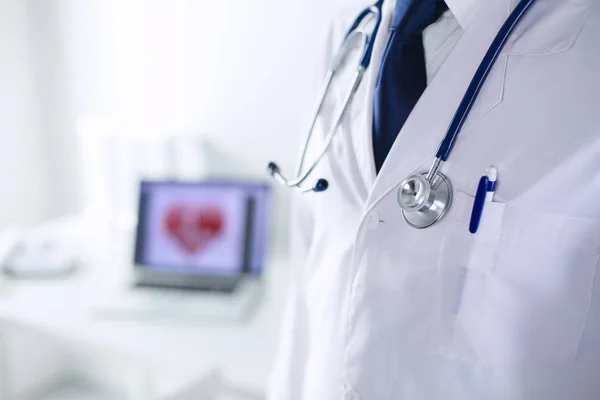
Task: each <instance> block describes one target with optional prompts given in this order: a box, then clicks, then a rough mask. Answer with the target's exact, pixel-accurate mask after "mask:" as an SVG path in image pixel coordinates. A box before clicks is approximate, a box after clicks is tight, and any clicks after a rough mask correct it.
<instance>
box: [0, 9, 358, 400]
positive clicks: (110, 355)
mask: <svg viewBox="0 0 600 400" xmlns="http://www.w3.org/2000/svg"><path fill="white" fill-rule="evenodd" d="M348 1H349V0H328V1H319V0H230V1H212V2H211V1H206V0H171V1H164V0H0V188H1V190H2V193H3V196H2V198H0V231H1V233H2V240H1V241H0V242H1V245H0V261H1V262H2V263H3V265H5V266H6V265H7V264H6V263H7V261H6V260H7V257H8V258H10V256H11V254H12V253H11V252H12V251H13V250H14V247H15V243H19V244H23V243H25V244H26V245H27V244H31V243H32V242H35V243H38V244H39V243H42V244H39V246H41V247H44V249H45V251H47V252H50V253H52V252H53V251H54V250H53V249H55V248H57V249H61V250H60V251H58V250H57V251H58V252H59V253H60V256H56V255H55V254H54V253H52V254H53V255H51V256H48V255H47V254H46V255H40V254H39V253H38V254H37V258H36V257H33V256H32V257H33V258H34V259H35V262H33V263H34V264H35V266H34V267H35V268H34V269H35V271H32V269H31V268H32V267H31V265H30V264H31V263H32V262H30V263H29V264H28V265H29V268H30V269H29V270H28V271H27V272H29V273H30V275H34V276H35V278H34V279H32V278H31V276H27V277H21V278H20V279H16V278H15V277H14V276H13V277H9V276H4V277H3V278H0V399H2V400H13V399H38V398H39V399H42V398H43V399H71V398H73V399H81V400H85V399H88V398H90V399H92V398H93V399H144V400H150V399H155V398H156V399H163V398H164V399H184V398H190V399H204V398H206V399H213V398H214V399H225V398H231V399H237V398H240V399H242V398H262V397H261V396H262V395H263V393H264V385H265V382H266V376H267V373H268V369H269V366H270V362H271V360H272V358H273V355H274V351H275V349H274V344H275V343H274V342H275V338H276V337H277V331H278V326H279V319H280V317H281V313H282V303H283V299H284V296H285V284H286V283H287V275H286V271H287V265H286V262H285V259H286V257H285V255H286V243H287V228H288V227H287V221H288V218H287V208H288V201H287V198H286V191H285V190H280V189H279V188H277V187H273V188H272V189H273V202H272V205H273V209H272V217H271V219H270V221H271V223H272V229H271V231H270V235H269V237H270V242H269V249H268V250H269V251H268V258H267V261H266V265H265V273H264V276H262V277H260V278H257V280H260V281H261V283H260V284H259V285H258V286H260V289H258V290H259V291H260V292H261V293H262V294H261V301H260V304H259V305H258V306H257V310H256V311H255V312H254V314H253V316H252V317H251V318H246V319H244V321H243V322H240V321H233V320H227V321H226V322H223V321H221V322H209V321H207V320H202V321H200V322H199V321H196V320H194V319H193V318H191V317H189V316H181V317H176V318H170V319H168V318H167V319H165V318H155V317H148V316H147V313H146V314H144V316H143V317H140V316H139V315H134V316H129V317H127V318H99V317H98V316H97V315H95V314H94V313H93V312H91V311H90V310H91V308H92V306H91V305H90V304H96V303H97V301H98V300H102V301H104V300H106V298H110V297H111V296H112V293H113V291H116V289H115V288H117V287H120V286H119V285H121V286H122V285H124V284H125V283H126V282H127V281H128V279H129V278H128V274H129V273H130V272H131V270H132V263H133V258H132V252H133V238H132V236H134V231H135V226H136V222H137V221H136V217H137V207H138V191H139V181H140V179H154V180H165V179H169V180H186V181H202V180H205V179H208V178H210V179H215V178H218V179H232V180H238V181H246V180H252V181H265V182H267V183H268V184H269V185H270V182H269V181H268V180H267V177H266V175H265V167H266V164H267V162H268V161H270V160H271V159H276V160H277V161H278V162H280V164H281V166H282V168H284V169H286V170H289V169H290V168H292V166H293V164H294V161H295V159H296V152H297V150H298V145H299V143H300V141H301V140H302V139H303V135H304V133H305V129H306V128H307V123H308V122H309V121H308V118H309V117H310V113H312V112H313V109H312V108H313V107H314V101H315V97H316V95H317V94H318V93H317V92H318V89H319V84H320V80H321V78H322V75H323V72H324V70H325V67H326V65H327V62H328V60H326V59H325V58H324V55H325V54H327V52H328V49H327V48H326V39H327V36H328V25H329V22H330V20H331V18H332V16H333V15H334V14H335V11H336V10H337V9H338V8H339V7H342V6H343V4H342V3H344V2H348ZM48 248H50V250H48ZM32 251H34V252H35V251H37V250H32ZM48 254H49V253H48ZM34 256H35V255H34ZM57 257H58V258H61V257H62V258H63V259H65V258H68V259H69V260H70V259H75V258H76V259H77V260H78V261H80V263H79V264H80V268H79V270H80V271H78V272H77V273H74V274H71V273H69V274H67V273H65V274H63V275H61V274H58V273H57V274H53V273H51V272H57V270H58V269H59V266H58V264H60V262H59V261H56V259H55V258H57ZM63 261H64V260H63ZM45 263H47V264H48V265H46V264H45ZM26 264H27V263H26ZM92 265H93V266H94V267H92ZM44 268H46V270H44ZM25 269H26V268H25ZM40 269H41V270H43V271H42V272H45V275H47V276H44V277H41V278H40V277H39V276H37V275H40V271H39V270H40ZM36 273H37V275H36ZM41 275H44V274H41ZM49 277H51V278H49ZM248 290H250V289H248ZM253 290H254V289H253ZM242 292H243V293H242ZM91 293H94V296H95V297H94V298H93V299H90V296H91ZM145 295H146V294H145ZM119 296H120V295H119ZM152 296H153V295H152ZM168 296H170V297H169V298H170V299H171V298H172V297H173V294H172V293H171V294H169V295H168ZM186 296H187V297H186ZM203 296H204V297H203ZM244 296H245V297H244ZM248 296H250V295H248V294H246V292H244V290H242V291H241V292H240V291H236V292H234V293H233V294H229V295H206V294H202V293H201V294H196V293H194V294H186V295H183V294H178V295H177V296H175V297H186V298H185V299H179V300H177V301H183V302H185V307H184V308H186V309H187V308H189V307H190V306H189V304H190V303H193V304H200V303H202V304H203V305H202V307H204V309H205V308H206V307H213V308H214V310H212V311H213V314H215V313H216V314H219V313H221V311H219V310H223V313H224V314H225V313H228V312H230V309H231V308H235V307H238V306H239V305H236V304H237V303H240V304H242V303H244V304H246V303H247V302H248V299H247V298H246V297H248ZM116 297H118V296H116ZM188 297H189V298H188ZM240 297H243V298H242V299H241V300H240V299H239V298H240ZM250 297H252V296H250ZM190 299H191V300H190ZM232 299H233V300H232ZM129 300H130V299H128V300H126V301H129ZM136 301H137V300H136ZM161 301H162V300H161ZM169 301H171V300H169ZM223 303H227V304H226V306H225V308H223V307H224V306H223ZM233 303H235V304H233ZM232 304H233V305H232ZM170 307H173V306H170ZM177 307H179V306H177V305H176V306H175V308H177ZM239 307H241V306H239ZM215 310H217V311H215ZM186 396H187V397H186Z"/></svg>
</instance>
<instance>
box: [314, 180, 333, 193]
mask: <svg viewBox="0 0 600 400" xmlns="http://www.w3.org/2000/svg"><path fill="white" fill-rule="evenodd" d="M328 188H329V182H327V180H326V179H319V180H318V181H317V183H316V184H315V187H314V188H313V191H314V192H316V193H320V192H324V191H326V190H327V189H328Z"/></svg>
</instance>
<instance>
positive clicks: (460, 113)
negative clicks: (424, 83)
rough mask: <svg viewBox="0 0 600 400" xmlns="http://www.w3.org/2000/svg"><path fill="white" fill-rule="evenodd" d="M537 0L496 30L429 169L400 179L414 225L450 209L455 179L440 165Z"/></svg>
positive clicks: (528, 0) (527, 0)
mask: <svg viewBox="0 0 600 400" xmlns="http://www.w3.org/2000/svg"><path fill="white" fill-rule="evenodd" d="M535 2H536V0H521V1H520V2H519V4H517V6H516V7H515V9H514V10H513V11H512V12H511V14H510V15H509V17H508V18H507V19H506V21H505V22H504V24H503V25H502V27H501V28H500V30H499V31H498V33H497V34H496V37H495V38H494V40H493V41H492V44H491V45H490V47H489V49H488V51H487V53H486V54H485V56H484V57H483V60H482V61H481V64H480V65H479V68H478V69H477V71H476V72H475V75H474V76H473V79H472V80H471V83H470V84H469V86H468V88H467V91H466V93H465V95H464V97H463V99H462V101H461V102H460V105H459V106H458V109H457V110H456V113H455V114H454V118H453V119H452V122H451V123H450V127H449V128H448V132H447V133H446V136H444V139H443V140H442V142H441V143H440V146H439V148H438V151H437V153H436V155H435V159H434V161H433V164H432V165H431V168H430V169H429V172H427V173H423V174H420V173H418V174H414V175H411V176H409V177H408V178H406V179H404V180H403V181H402V182H400V187H399V189H398V193H397V202H398V205H399V206H400V208H401V209H402V216H403V217H404V219H405V221H406V222H407V223H408V224H409V225H410V226H412V227H413V228H417V229H424V228H428V227H430V226H432V225H434V224H435V223H437V222H438V221H440V220H441V219H442V218H443V217H444V215H446V213H447V211H448V210H449V209H450V207H451V205H452V197H453V191H452V183H451V181H450V179H449V178H448V177H447V176H445V175H444V174H443V173H441V172H440V169H441V166H442V164H443V163H444V162H445V161H447V160H448V157H450V153H451V152H452V148H453V147H454V143H455V142H456V140H457V138H458V135H459V133H460V131H461V128H462V127H463V125H464V123H465V121H466V119H467V117H468V115H469V113H470V111H471V109H472V108H473V105H474V104H475V101H476V100H477V97H478V96H479V93H480V92H481V88H482V87H483V85H484V84H485V81H486V80H487V78H488V76H489V74H490V71H491V70H492V68H493V66H494V65H495V63H496V61H497V60H498V56H499V55H500V53H501V52H502V49H503V48H504V46H505V45H506V42H507V41H508V38H509V37H510V35H511V34H512V33H513V32H514V30H515V28H516V27H517V25H518V24H519V22H520V21H521V20H522V18H523V17H524V16H525V14H526V13H527V11H529V10H530V9H531V6H533V4H534V3H535Z"/></svg>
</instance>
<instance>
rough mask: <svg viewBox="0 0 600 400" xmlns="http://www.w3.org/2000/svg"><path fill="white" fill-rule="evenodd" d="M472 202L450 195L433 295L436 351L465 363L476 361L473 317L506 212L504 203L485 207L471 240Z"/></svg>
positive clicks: (478, 330)
mask: <svg viewBox="0 0 600 400" xmlns="http://www.w3.org/2000/svg"><path fill="white" fill-rule="evenodd" d="M473 202H474V198H473V197H472V196H470V195H468V194H466V193H464V192H458V193H457V194H456V195H455V199H454V206H453V208H452V210H451V212H450V214H449V215H448V216H447V220H446V231H445V233H444V239H443V241H442V249H441V252H440V258H439V262H438V276H437V278H438V279H437V291H436V293H437V304H438V307H437V310H438V313H439V314H438V321H439V329H437V331H436V334H437V338H436V340H435V342H436V343H437V352H438V353H439V354H441V355H444V356H448V357H452V358H456V359H461V360H465V361H475V360H478V359H479V355H478V354H479V351H480V348H481V342H482V341H483V337H482V334H483V329H482V326H481V320H480V318H479V316H480V315H481V312H482V309H481V305H482V300H483V297H484V293H485V289H486V288H485V286H486V277H487V275H488V274H489V273H490V272H491V271H492V270H493V268H494V257H495V254H496V249H497V247H498V242H499V240H500V232H501V227H502V224H503V216H504V212H505V208H506V207H505V205H504V204H499V203H487V204H486V205H485V213H484V216H483V218H482V220H481V224H480V226H479V231H478V232H477V234H476V235H473V234H471V233H470V232H469V220H470V215H471V210H472V207H473Z"/></svg>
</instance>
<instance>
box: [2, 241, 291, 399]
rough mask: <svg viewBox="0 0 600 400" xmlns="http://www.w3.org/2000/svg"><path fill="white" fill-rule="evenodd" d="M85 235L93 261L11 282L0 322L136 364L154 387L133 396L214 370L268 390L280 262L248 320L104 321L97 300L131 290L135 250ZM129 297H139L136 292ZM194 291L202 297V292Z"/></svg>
mask: <svg viewBox="0 0 600 400" xmlns="http://www.w3.org/2000/svg"><path fill="white" fill-rule="evenodd" d="M94 238H95V239H94ZM106 238H110V240H105V239H106ZM87 240H91V241H92V242H94V246H93V249H92V248H90V249H92V250H91V251H90V250H88V251H89V254H90V255H91V256H90V258H89V261H88V263H87V264H86V268H84V269H83V270H82V271H80V272H79V273H78V274H76V275H74V276H72V277H71V278H69V279H67V280H61V281H40V282H31V281H28V282H18V281H17V282H9V283H8V285H7V287H6V290H5V291H4V294H2V295H0V326H4V328H5V329H6V330H7V331H9V332H10V330H11V329H12V328H19V329H31V330H34V331H36V332H39V333H43V334H44V335H46V336H47V337H48V338H50V339H51V340H53V341H54V342H55V343H60V344H61V345H63V346H64V348H65V349H67V350H68V351H69V352H72V353H73V354H77V355H79V356H81V357H91V358H94V359H100V360H104V361H106V362H107V363H109V364H110V365H114V366H115V371H116V370H118V368H120V367H124V366H135V367H136V368H137V371H142V372H141V373H140V375H139V379H140V380H141V381H140V382H141V384H140V386H141V387H142V388H144V387H148V386H151V390H150V389H149V391H148V392H146V393H143V394H137V395H134V394H132V395H131V397H132V398H133V397H135V396H137V398H140V399H144V400H151V399H152V398H163V397H164V396H167V395H169V394H171V393H176V392H178V391H180V390H182V389H183V388H184V387H185V386H186V385H189V384H191V383H193V382H194V381H195V380H197V379H199V378H200V377H202V376H203V375H205V374H207V373H209V372H210V371H211V370H213V369H215V368H216V369H218V370H219V371H220V372H221V373H222V374H223V375H224V376H225V378H226V379H227V380H228V381H231V382H234V383H235V384H236V385H241V386H243V387H245V388H249V389H251V390H255V391H258V392H262V391H263V390H264V384H265V382H266V378H267V375H268V371H269V368H270V364H271V361H272V357H273V355H274V350H275V343H276V337H277V334H278V331H279V321H280V316H281V313H282V311H283V303H284V301H283V299H284V298H285V292H286V284H287V268H286V266H285V265H284V264H283V263H282V262H277V261H274V262H271V263H270V265H269V266H268V268H267V271H266V273H265V276H264V279H263V285H262V287H263V297H262V300H261V304H260V306H259V307H258V308H257V309H256V312H255V314H254V315H253V317H252V318H251V319H250V320H247V321H236V320H229V321H228V322H227V321H222V322H218V323H215V322H210V321H208V320H203V319H202V318H200V319H198V320H196V319H189V318H185V317H182V318H179V317H175V318H172V319H168V320H165V319H159V320H155V319H147V318H144V317H141V318H137V317H135V316H132V317H130V318H125V319H118V318H115V319H112V318H100V317H99V316H98V315H97V314H95V313H94V309H95V306H96V305H97V304H98V299H99V298H100V297H102V296H106V295H107V293H112V292H115V291H119V290H123V293H127V292H125V289H124V287H125V284H126V282H127V279H128V277H129V276H130V270H131V267H130V266H128V263H127V262H126V261H125V260H126V259H127V257H128V256H129V255H130V252H129V251H124V249H128V248H130V239H129V238H128V237H127V235H116V234H114V233H111V234H110V235H107V234H106V232H104V233H101V232H99V233H96V234H92V235H91V236H88V239H87ZM131 296H134V297H135V296H137V294H136V293H135V292H134V291H131ZM192 296H196V297H197V298H198V301H202V295H196V294H193V295H192ZM0 351H1V350H0ZM130 370H131V369H130ZM133 392H134V391H132V393H133ZM0 393H1V392H0ZM0 396H1V394H0ZM2 400H4V399H2ZM10 400H12V399H10Z"/></svg>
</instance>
